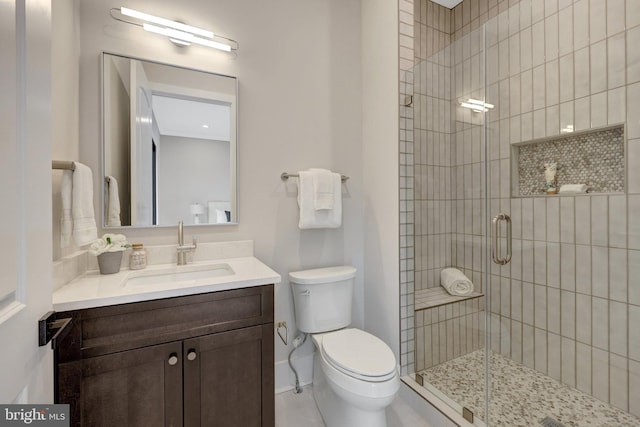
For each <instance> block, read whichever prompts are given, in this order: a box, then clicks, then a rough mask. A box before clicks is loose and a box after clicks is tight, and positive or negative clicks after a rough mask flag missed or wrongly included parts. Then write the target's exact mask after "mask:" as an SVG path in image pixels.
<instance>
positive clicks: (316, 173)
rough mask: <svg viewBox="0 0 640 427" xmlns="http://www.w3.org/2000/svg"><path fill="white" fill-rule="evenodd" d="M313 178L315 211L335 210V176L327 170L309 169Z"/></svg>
mask: <svg viewBox="0 0 640 427" xmlns="http://www.w3.org/2000/svg"><path fill="white" fill-rule="evenodd" d="M309 172H311V176H312V177H313V207H314V208H315V210H317V211H319V210H324V209H333V203H334V197H333V196H334V193H335V188H334V186H335V175H337V176H338V177H339V176H340V175H338V174H337V173H333V172H331V171H330V170H327V169H313V168H312V169H309ZM338 185H340V184H338Z"/></svg>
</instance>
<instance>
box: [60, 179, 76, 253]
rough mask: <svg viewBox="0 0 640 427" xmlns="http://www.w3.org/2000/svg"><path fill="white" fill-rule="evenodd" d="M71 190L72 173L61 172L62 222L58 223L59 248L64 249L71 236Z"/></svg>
mask: <svg viewBox="0 0 640 427" xmlns="http://www.w3.org/2000/svg"><path fill="white" fill-rule="evenodd" d="M72 190H73V171H71V170H65V171H62V187H61V193H62V194H61V196H62V221H61V223H60V247H61V248H66V247H68V246H69V244H70V243H71V236H72V235H73V217H72V216H71V192H72Z"/></svg>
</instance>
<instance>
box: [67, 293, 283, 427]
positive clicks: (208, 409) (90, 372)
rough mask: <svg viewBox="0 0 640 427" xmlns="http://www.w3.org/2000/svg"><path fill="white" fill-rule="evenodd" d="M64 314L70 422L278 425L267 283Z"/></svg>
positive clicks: (109, 426)
mask: <svg viewBox="0 0 640 427" xmlns="http://www.w3.org/2000/svg"><path fill="white" fill-rule="evenodd" d="M63 314H64V315H65V317H68V316H71V317H72V318H73V328H72V330H71V332H70V333H69V334H68V335H67V336H66V337H65V338H64V339H63V341H62V342H61V343H60V345H59V347H58V349H57V350H56V403H68V404H70V405H71V425H72V426H84V427H89V426H91V427H93V426H99V427H138V426H150V427H151V426H153V427H158V426H167V427H197V426H202V427H238V426H242V427H254V426H255V427H273V426H274V424H275V421H274V372H273V371H274V355H273V285H268V286H258V287H252V288H245V289H237V290H229V291H220V292H213V293H207V294H199V295H192V296H185V297H176V298H167V299H160V300H154V301H145V302H137V303H130V304H121V305H116V306H108V307H99V308H90V309H84V310H77V311H70V312H66V313H63Z"/></svg>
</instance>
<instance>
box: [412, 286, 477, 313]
mask: <svg viewBox="0 0 640 427" xmlns="http://www.w3.org/2000/svg"><path fill="white" fill-rule="evenodd" d="M482 296H484V294H482V293H480V292H472V293H471V294H469V295H465V296H455V295H451V294H450V293H449V292H447V291H446V290H445V289H444V288H443V287H442V286H437V287H435V288H428V289H420V290H418V291H415V297H414V298H415V301H414V310H415V311H419V310H426V309H428V308H433V307H439V306H441V305H445V304H451V303H454V302H460V301H465V300H468V299H474V298H480V297H482Z"/></svg>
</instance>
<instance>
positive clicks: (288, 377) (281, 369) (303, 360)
mask: <svg viewBox="0 0 640 427" xmlns="http://www.w3.org/2000/svg"><path fill="white" fill-rule="evenodd" d="M291 363H293V366H294V367H295V369H296V371H297V372H298V381H299V382H300V386H305V385H308V384H311V383H312V381H313V354H309V355H306V356H301V357H293V358H292V359H291ZM295 385H296V377H295V375H294V374H293V371H292V370H291V368H290V367H289V362H288V361H287V360H282V361H279V362H276V366H275V389H276V390H275V391H276V394H277V393H282V392H285V391H288V390H293V389H294V388H295Z"/></svg>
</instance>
